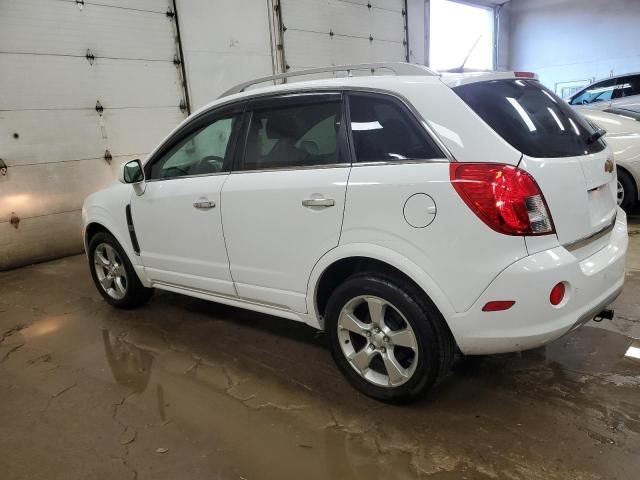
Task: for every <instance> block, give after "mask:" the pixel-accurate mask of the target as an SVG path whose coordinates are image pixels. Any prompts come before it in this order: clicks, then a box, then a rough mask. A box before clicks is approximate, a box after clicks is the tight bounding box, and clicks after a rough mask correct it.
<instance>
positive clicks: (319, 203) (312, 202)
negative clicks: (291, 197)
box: [302, 198, 336, 207]
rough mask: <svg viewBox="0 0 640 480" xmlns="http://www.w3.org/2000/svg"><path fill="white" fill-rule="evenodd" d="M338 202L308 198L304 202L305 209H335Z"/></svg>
mask: <svg viewBox="0 0 640 480" xmlns="http://www.w3.org/2000/svg"><path fill="white" fill-rule="evenodd" d="M335 204H336V201H335V200H334V199H333V198H307V199H305V200H302V206H303V207H333V206H334V205H335Z"/></svg>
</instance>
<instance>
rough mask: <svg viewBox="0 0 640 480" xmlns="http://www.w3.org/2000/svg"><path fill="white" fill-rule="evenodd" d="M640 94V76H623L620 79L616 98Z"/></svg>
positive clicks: (614, 94)
mask: <svg viewBox="0 0 640 480" xmlns="http://www.w3.org/2000/svg"><path fill="white" fill-rule="evenodd" d="M631 95H640V76H632V77H622V78H619V79H618V84H617V85H616V90H615V92H614V93H613V97H614V98H623V97H630V96H631Z"/></svg>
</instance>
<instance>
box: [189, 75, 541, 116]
mask: <svg viewBox="0 0 640 480" xmlns="http://www.w3.org/2000/svg"><path fill="white" fill-rule="evenodd" d="M510 78H519V77H518V74H517V73H514V72H464V73H446V72H445V73H440V74H438V75H424V76H422V75H387V74H385V75H357V76H350V77H347V76H344V77H334V78H323V79H317V80H303V81H299V80H298V81H294V82H289V83H283V84H279V85H267V86H263V87H252V88H250V89H247V90H245V91H243V92H239V93H233V94H230V95H225V96H221V97H219V98H217V99H216V100H214V101H212V102H209V103H208V104H206V105H204V106H203V107H201V108H200V109H198V111H196V112H194V113H199V112H202V111H206V110H210V109H211V108H214V107H218V106H221V105H224V104H226V103H232V102H236V101H241V100H249V99H251V98H254V97H259V96H264V95H269V94H279V93H296V92H301V93H303V92H306V91H317V90H330V89H336V90H348V89H350V88H353V89H358V88H362V89H374V90H383V91H388V92H392V93H393V92H398V93H400V92H401V90H402V85H404V84H416V83H422V84H424V85H433V84H437V83H444V84H445V85H447V86H449V87H451V88H453V87H456V86H459V85H466V84H469V83H475V82H484V81H490V80H501V79H510ZM527 78H535V76H533V74H531V76H530V77H527Z"/></svg>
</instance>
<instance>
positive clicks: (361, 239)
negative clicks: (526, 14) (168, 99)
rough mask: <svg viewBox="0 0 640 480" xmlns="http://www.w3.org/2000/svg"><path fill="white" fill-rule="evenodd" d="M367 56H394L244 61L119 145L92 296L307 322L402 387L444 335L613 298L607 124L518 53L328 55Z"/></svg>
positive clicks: (383, 388)
mask: <svg viewBox="0 0 640 480" xmlns="http://www.w3.org/2000/svg"><path fill="white" fill-rule="evenodd" d="M362 68H367V69H371V70H372V71H374V72H375V73H381V72H383V71H385V70H390V71H394V72H395V73H396V74H397V75H395V76H393V75H386V76H385V75H370V76H359V77H358V76H353V77H345V78H332V79H327V80H314V81H307V82H297V83H288V84H283V85H278V86H270V87H267V88H260V89H252V90H249V91H246V92H245V91H244V90H245V89H246V87H247V86H248V85H249V83H247V84H244V85H241V86H239V87H238V88H236V89H234V90H233V91H232V92H238V93H230V94H228V95H224V96H223V97H221V98H220V99H218V100H217V101H215V102H213V103H211V104H209V105H208V106H206V107H204V108H203V109H201V110H200V111H198V112H196V113H195V114H193V115H191V116H190V117H189V118H188V119H186V120H185V121H184V122H183V123H182V124H181V125H180V126H178V127H177V128H176V129H175V130H174V131H173V132H172V133H171V134H170V135H169V136H168V137H167V138H166V139H165V140H164V141H163V142H162V143H161V144H160V146H159V147H158V148H156V150H155V151H153V152H152V153H151V154H150V155H149V156H148V158H147V159H146V161H144V162H140V161H138V160H134V161H131V162H128V163H126V164H124V165H123V167H122V170H121V175H120V181H121V182H122V184H115V185H113V186H111V187H109V188H107V189H106V190H103V191H101V192H98V193H95V194H93V195H91V196H90V197H89V198H87V200H86V202H85V205H84V208H83V217H84V218H83V220H84V240H85V245H86V250H87V252H88V257H89V263H90V266H91V273H92V276H93V279H94V281H95V283H96V286H97V288H98V290H99V291H100V293H101V294H102V296H103V297H104V298H105V299H106V301H108V302H109V303H111V304H112V305H114V306H116V307H121V308H132V307H136V306H140V305H142V304H143V303H144V302H146V301H147V300H148V299H149V297H150V295H151V293H152V288H154V287H155V288H159V289H162V290H168V291H171V292H176V293H182V294H185V295H191V296H194V297H198V298H202V299H207V300H212V301H215V302H220V303H225V304H228V305H233V306H238V307H243V308H247V309H250V310H255V311H258V312H263V313H268V314H271V315H275V316H280V317H284V318H288V319H291V320H297V321H301V322H305V323H306V324H308V325H310V326H312V327H315V328H318V329H323V330H325V331H326V333H327V337H328V340H329V344H330V348H331V352H332V354H333V357H334V359H335V361H336V363H337V365H338V367H339V368H340V370H342V372H343V373H344V375H345V376H346V377H347V379H348V380H349V381H350V382H351V383H352V384H353V385H354V386H355V387H356V388H358V389H359V390H361V391H362V392H364V393H365V394H367V395H370V396H372V397H375V398H378V399H381V400H385V401H406V400H409V399H412V398H414V397H415V396H417V395H418V394H420V393H421V392H423V391H425V390H427V389H428V388H429V387H431V386H432V385H433V383H434V382H435V381H436V379H437V378H439V377H441V376H442V375H444V374H446V373H447V371H448V369H449V367H450V365H451V362H452V359H453V357H454V354H455V352H456V350H457V349H459V350H460V351H461V352H462V353H464V354H491V353H499V352H510V351H517V350H524V349H529V348H534V347H538V346H540V345H544V344H545V343H547V342H549V341H551V340H553V339H556V338H558V337H560V336H561V335H563V334H564V333H566V332H568V331H569V330H571V329H573V328H575V327H577V326H579V325H580V324H582V323H584V322H585V321H587V320H589V319H591V318H592V317H594V316H595V315H598V314H599V313H600V312H602V311H603V309H604V308H605V306H606V305H607V304H608V303H609V302H611V301H612V300H613V299H614V298H616V296H617V295H618V294H619V293H620V291H621V290H622V286H623V282H624V268H625V253H626V250H627V240H628V239H627V226H626V216H625V214H624V212H623V211H622V210H620V209H619V208H617V206H616V169H615V166H614V164H613V161H612V152H611V149H610V148H609V147H607V145H606V144H605V143H604V142H603V140H602V139H601V138H599V137H600V136H601V135H602V132H601V131H596V130H594V129H593V127H591V126H590V125H589V124H588V123H587V122H586V121H585V120H584V119H583V117H582V116H580V115H579V114H578V113H576V112H575V111H574V110H572V109H571V108H570V107H569V106H568V105H567V104H566V103H565V102H563V101H562V100H561V99H560V98H558V97H556V96H555V95H554V94H553V93H551V92H550V91H549V90H547V89H545V88H544V87H543V86H541V85H540V84H539V82H538V81H536V80H535V79H534V78H531V77H532V76H530V75H524V74H514V73H482V74H471V75H469V74H461V75H451V76H439V75H437V74H435V73H434V72H432V71H430V70H428V69H425V68H424V67H419V66H416V65H408V64H384V65H382V64H372V65H365V66H348V67H333V68H331V69H325V70H322V71H331V72H335V71H343V70H358V69H362ZM319 71H320V70H314V71H311V73H314V74H317V73H318V72H319ZM307 73H309V72H307ZM298 74H299V73H298ZM289 76H292V75H289ZM281 77H282V76H276V77H273V78H276V79H277V78H281ZM263 80H264V79H259V81H263ZM256 82H257V81H256ZM250 83H254V82H250ZM127 184H131V185H127ZM609 313H610V312H609ZM602 315H604V316H606V313H603V314H602ZM291 361H304V360H303V359H294V358H292V359H291Z"/></svg>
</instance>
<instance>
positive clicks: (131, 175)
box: [118, 160, 144, 184]
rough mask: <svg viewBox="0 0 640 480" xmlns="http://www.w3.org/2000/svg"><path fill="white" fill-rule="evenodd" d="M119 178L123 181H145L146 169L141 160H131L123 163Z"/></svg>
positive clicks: (132, 182)
mask: <svg viewBox="0 0 640 480" xmlns="http://www.w3.org/2000/svg"><path fill="white" fill-rule="evenodd" d="M118 180H120V182H121V183H131V184H136V183H141V182H144V170H143V169H142V163H141V162H140V160H131V161H130V162H126V163H123V164H122V165H121V166H120V172H119V174H118Z"/></svg>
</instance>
